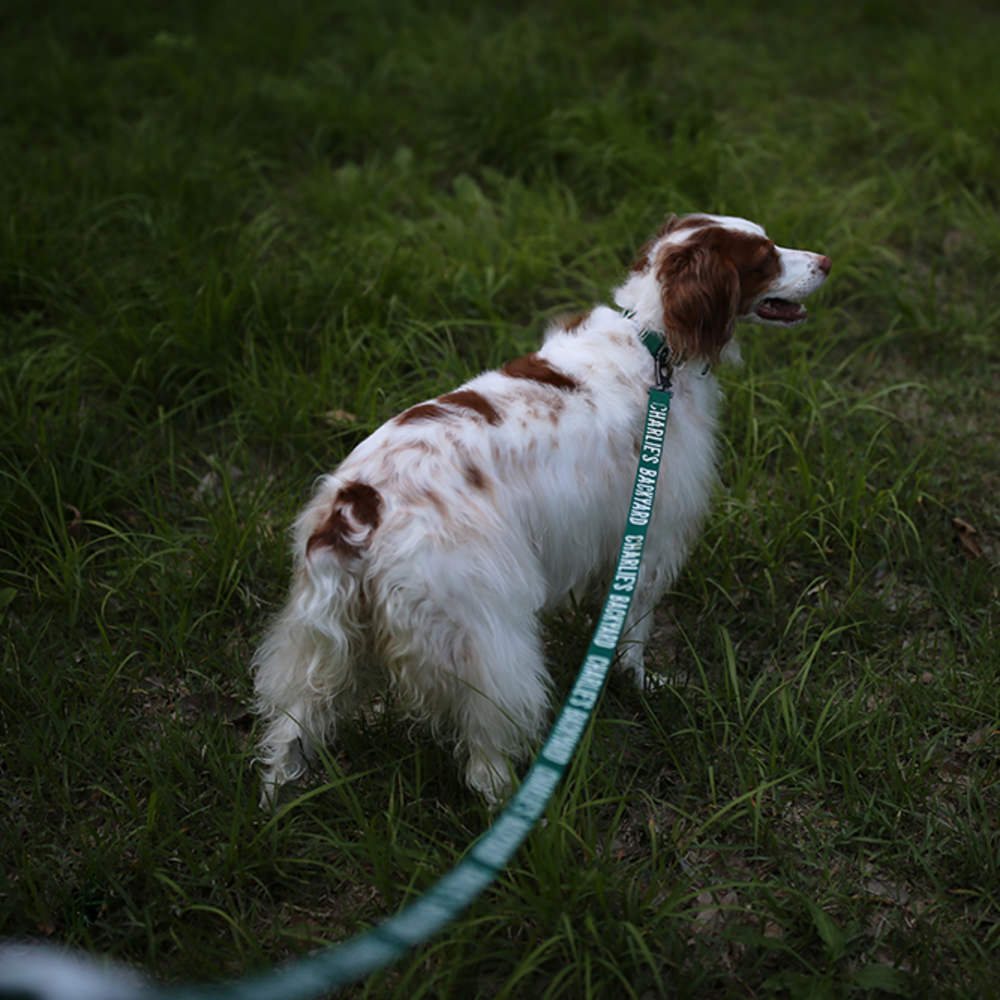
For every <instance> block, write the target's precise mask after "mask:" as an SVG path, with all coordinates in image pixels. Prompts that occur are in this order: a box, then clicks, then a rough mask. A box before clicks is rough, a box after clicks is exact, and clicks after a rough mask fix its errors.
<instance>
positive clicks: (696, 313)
mask: <svg viewBox="0 0 1000 1000" xmlns="http://www.w3.org/2000/svg"><path fill="white" fill-rule="evenodd" d="M830 267H831V264H830V260H829V258H828V257H825V256H823V255H822V254H817V253H811V252H808V251H804V250H789V249H785V248H783V247H779V246H776V245H775V244H774V243H773V242H772V241H771V240H770V239H768V237H767V235H766V234H765V232H764V230H763V229H762V228H761V227H760V226H758V225H756V224H755V223H753V222H749V221H747V220H745V219H739V218H734V217H730V216H717V215H688V216H683V217H675V216H672V217H670V218H669V219H668V220H667V221H666V222H665V223H664V225H663V226H662V227H661V228H660V230H659V232H658V233H657V234H656V235H655V236H654V237H653V238H652V239H651V240H650V241H649V242H648V243H647V244H646V245H645V246H644V247H643V248H642V250H641V251H640V253H639V256H638V258H637V260H636V261H635V263H634V264H633V265H632V267H631V269H630V271H629V272H628V275H627V277H626V279H625V281H624V282H623V283H622V284H621V285H620V286H619V287H618V288H617V289H616V290H615V293H614V302H615V305H616V306H617V308H611V307H608V306H597V307H595V308H593V309H592V310H591V311H590V312H588V313H586V314H582V315H579V316H576V317H574V318H572V319H564V320H562V321H556V322H555V323H554V324H553V325H552V326H551V327H550V328H549V329H548V331H547V333H546V336H545V339H544V342H543V346H542V347H541V348H540V349H539V350H538V351H536V352H535V353H532V354H529V355H527V356H526V357H521V358H518V359H516V360H513V361H510V362H508V363H507V364H505V365H504V366H503V367H502V368H500V369H499V370H497V371H490V372H485V373H484V374H481V375H478V376H477V377H475V378H473V379H471V380H470V381H468V382H466V383H465V384H464V385H462V386H460V387H459V388H458V389H456V390H454V391H452V392H448V393H446V394H444V395H442V396H438V397H437V398H436V399H433V400H428V401H425V402H421V403H418V404H417V405H416V406H413V407H411V408H410V409H408V410H406V411H404V412H403V413H401V414H399V415H398V416H396V417H394V418H392V419H391V420H389V421H388V423H386V424H384V425H383V426H382V427H380V428H379V429H378V430H376V431H375V432H374V433H373V434H372V435H371V436H370V437H368V438H367V439H366V440H364V441H362V442H361V444H359V445H358V446H357V447H356V448H355V449H354V451H352V452H351V453H350V455H348V456H347V458H346V459H344V461H343V462H342V463H341V465H340V466H339V467H338V468H337V470H336V471H335V472H333V473H332V474H329V475H326V476H323V477H322V478H321V479H320V480H319V482H318V484H317V486H316V488H315V491H314V494H313V497H312V500H311V501H310V502H309V503H308V505H307V506H306V507H305V509H304V510H303V511H302V513H301V514H300V515H299V517H298V519H297V521H296V522H295V527H294V540H293V545H292V550H293V557H294V577H293V582H292V586H291V593H290V595H289V597H288V600H287V603H286V605H285V607H284V610H283V611H282V612H281V613H280V614H279V615H278V617H277V618H276V620H275V621H274V622H273V624H272V625H271V627H270V630H269V632H268V633H267V635H266V637H265V638H264V640H263V642H262V644H261V646H260V648H259V649H258V651H257V653H256V655H255V657H254V659H253V665H252V669H253V672H254V681H255V694H256V711H257V713H258V715H259V716H260V718H261V720H262V721H263V723H264V732H263V737H262V739H261V742H260V748H259V757H258V759H259V761H260V763H261V764H262V765H263V787H264V791H263V795H262V804H264V805H267V804H271V803H273V802H274V799H275V795H276V793H277V790H278V789H279V788H280V787H281V786H282V785H284V784H285V783H286V782H288V781H291V780H294V779H296V778H298V777H300V776H301V775H302V774H303V773H304V771H305V770H306V767H307V764H308V762H309V761H310V759H312V758H313V757H314V756H315V752H316V749H317V747H319V746H321V745H323V744H326V743H328V742H329V741H330V740H331V739H332V738H333V736H334V732H335V727H336V724H337V721H338V720H339V719H341V718H342V717H343V716H345V715H346V714H348V713H349V712H350V710H351V708H352V706H353V705H355V704H357V702H358V700H359V699H360V698H362V697H363V696H365V695H366V694H368V693H369V692H370V690H371V689H372V682H373V680H374V679H375V678H377V677H379V676H387V677H388V680H389V683H390V685H391V687H392V689H393V690H394V691H395V693H396V695H397V696H398V699H399V701H400V703H401V704H402V706H403V707H405V709H406V711H407V712H408V713H410V714H411V715H412V716H413V717H415V718H418V719H422V720H425V721H427V722H429V723H430V725H431V730H432V732H433V733H434V735H435V736H436V737H437V738H438V739H446V740H450V741H454V743H455V745H456V747H457V752H458V753H459V755H460V757H462V758H464V762H465V772H464V777H465V781H466V783H467V784H468V785H469V786H470V787H471V788H472V789H475V790H477V791H478V792H480V793H482V795H483V796H485V798H486V800H487V801H488V802H489V803H491V804H494V805H495V804H496V803H497V802H499V801H501V800H502V799H503V798H504V797H505V796H506V795H507V794H508V792H509V789H510V780H511V779H510V774H511V771H510V768H511V765H512V764H513V763H514V762H516V761H517V760H518V759H520V758H521V757H522V756H523V755H524V753H525V751H526V749H527V748H529V747H530V746H531V745H532V744H533V742H534V741H536V740H537V738H538V737H539V735H540V732H541V729H542V726H543V724H544V722H545V720H546V715H547V710H548V706H549V693H550V680H549V676H548V674H547V672H546V668H545V663H544V658H543V654H542V643H541V639H540V635H539V614H540V613H542V612H544V611H546V610H549V609H552V608H555V607H557V606H558V605H560V604H561V603H562V602H564V601H565V600H566V599H567V598H568V597H569V595H570V594H572V593H578V592H581V591H582V590H583V589H584V588H586V587H588V586H589V585H591V584H596V583H601V582H604V583H606V582H607V580H608V576H609V574H610V571H611V570H612V569H613V567H614V565H615V561H616V557H617V553H618V546H619V543H620V540H621V537H622V531H623V529H624V525H625V519H626V513H627V511H626V508H627V506H628V501H629V496H630V491H631V487H632V482H633V479H634V475H635V468H636V462H637V456H638V451H639V445H640V436H641V434H642V429H643V422H644V417H645V410H646V400H647V389H648V386H649V385H651V384H652V383H653V381H654V368H655V365H654V360H653V358H652V357H651V355H650V353H649V352H648V350H647V348H646V347H645V346H644V345H643V343H642V341H641V340H640V336H639V334H640V333H641V332H643V331H644V330H655V331H658V332H660V333H661V335H662V336H663V337H664V338H665V340H666V343H667V345H668V346H669V349H670V356H671V359H672V363H673V366H674V374H673V401H672V404H671V410H670V417H669V421H668V424H667V430H666V437H665V441H664V445H663V452H662V457H661V460H660V466H661V469H662V472H661V484H660V487H659V491H658V493H657V496H656V501H655V505H654V508H653V512H652V516H651V520H650V524H649V529H648V536H647V540H646V545H645V551H644V558H643V562H642V566H641V570H640V572H639V576H638V580H637V582H636V585H635V589H634V594H633V602H632V607H631V610H630V612H629V615H628V618H627V620H626V622H625V633H624V643H623V647H622V648H621V649H620V651H619V655H618V659H617V662H618V664H619V666H620V667H621V668H622V669H624V670H626V671H629V672H630V673H631V674H632V675H633V677H634V678H635V680H636V682H637V683H639V684H640V685H641V684H642V683H643V678H644V668H643V652H644V646H645V643H646V640H647V638H648V636H649V632H650V627H651V623H652V611H653V608H654V606H655V604H656V602H657V601H658V600H659V599H660V597H661V596H662V595H663V593H664V591H665V590H666V589H667V588H668V587H670V586H671V585H672V583H673V582H674V580H675V579H676V577H677V575H678V573H679V571H680V569H681V567H682V565H683V563H684V561H685V558H686V557H687V555H688V552H689V550H690V548H691V546H692V544H693V542H694V540H695V537H696V535H697V534H698V531H699V528H700V526H701V524H702V521H703V520H704V518H705V514H706V511H707V509H708V506H709V502H710V498H711V493H712V489H713V485H714V483H715V479H716V472H715V451H716V446H715V438H716V428H717V412H718V408H719V402H720V390H719V386H718V383H717V380H716V378H715V376H714V374H713V373H712V366H713V365H715V364H716V363H717V362H718V361H720V360H731V361H735V360H738V350H737V347H736V344H735V342H734V340H733V330H734V326H735V324H736V322H737V321H738V320H747V321H750V322H754V323H763V324H770V325H774V326H781V327H791V326H796V325H798V324H799V323H802V322H803V321H804V320H805V318H806V310H805V307H804V306H803V305H802V304H801V303H802V299H804V298H805V297H806V296H808V295H810V294H811V293H812V292H814V291H816V289H817V288H819V287H820V285H822V284H823V282H824V280H825V279H826V277H827V275H828V274H829V272H830Z"/></svg>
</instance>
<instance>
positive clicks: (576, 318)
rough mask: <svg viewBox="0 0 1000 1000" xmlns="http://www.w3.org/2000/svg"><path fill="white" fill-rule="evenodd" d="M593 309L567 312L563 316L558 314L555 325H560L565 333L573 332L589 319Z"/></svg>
mask: <svg viewBox="0 0 1000 1000" xmlns="http://www.w3.org/2000/svg"><path fill="white" fill-rule="evenodd" d="M593 311H594V310H593V309H587V310H586V311H584V312H576V313H568V314H567V315H565V316H560V317H558V318H557V319H556V325H557V326H561V327H562V328H563V329H564V330H565V331H566V332H567V333H574V332H575V331H576V330H578V329H579V328H580V327H581V326H583V324H584V323H586V322H587V320H588V319H590V314H591V313H592V312H593Z"/></svg>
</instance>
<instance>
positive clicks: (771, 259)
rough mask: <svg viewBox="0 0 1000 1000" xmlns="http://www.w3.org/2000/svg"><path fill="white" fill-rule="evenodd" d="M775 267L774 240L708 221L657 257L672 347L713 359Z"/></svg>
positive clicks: (664, 321)
mask: <svg viewBox="0 0 1000 1000" xmlns="http://www.w3.org/2000/svg"><path fill="white" fill-rule="evenodd" d="M779 270H780V264H779V263H778V256H777V251H776V250H775V248H774V244H773V243H772V242H771V241H770V240H768V239H766V238H765V237H763V236H755V235H753V234H751V233H741V232H733V231H732V230H729V229H725V228H723V227H721V226H715V225H708V226H706V227H705V228H704V229H703V230H702V231H701V232H700V233H697V234H696V235H694V236H692V237H691V238H690V239H688V240H686V241H685V242H684V243H681V244H679V245H678V246H667V247H665V248H664V249H663V251H662V253H661V254H660V258H659V261H658V262H657V269H656V277H657V280H658V281H659V283H660V294H661V296H662V301H663V325H664V328H665V330H666V333H667V337H668V339H669V340H670V345H671V347H672V348H674V349H675V350H678V351H680V352H681V353H683V354H685V355H688V356H695V357H704V358H708V359H709V360H710V361H717V360H718V357H719V354H720V352H721V351H722V348H723V347H725V345H726V343H727V342H728V341H729V339H730V338H731V337H732V335H733V327H734V326H735V324H736V319H737V317H738V316H741V315H743V314H744V313H745V312H746V310H747V309H748V308H749V306H750V304H751V303H752V302H753V301H754V300H755V299H756V298H758V297H759V295H760V294H761V293H762V292H763V291H764V289H765V288H767V286H768V285H769V284H770V283H771V282H772V281H773V280H774V278H775V276H776V275H777V274H778V272H779Z"/></svg>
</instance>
